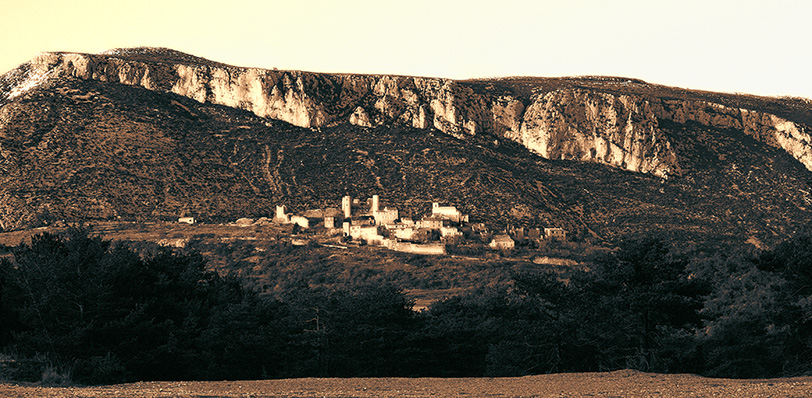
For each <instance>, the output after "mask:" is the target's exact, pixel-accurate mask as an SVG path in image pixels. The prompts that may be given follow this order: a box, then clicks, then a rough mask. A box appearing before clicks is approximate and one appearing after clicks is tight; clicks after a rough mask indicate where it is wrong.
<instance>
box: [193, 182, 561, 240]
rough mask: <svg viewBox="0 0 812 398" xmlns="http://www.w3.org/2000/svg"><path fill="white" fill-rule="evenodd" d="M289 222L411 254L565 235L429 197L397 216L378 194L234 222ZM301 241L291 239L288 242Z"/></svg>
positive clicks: (282, 209)
mask: <svg viewBox="0 0 812 398" xmlns="http://www.w3.org/2000/svg"><path fill="white" fill-rule="evenodd" d="M178 222H180V223H187V224H193V223H195V219H194V218H192V217H181V218H179V219H178ZM271 223H273V224H294V225H295V227H296V229H297V230H298V231H312V232H313V233H317V231H318V234H319V235H323V236H327V237H335V238H336V241H337V243H338V242H340V243H344V244H354V245H375V246H382V247H385V248H387V249H390V250H394V251H400V252H406V253H415V254H446V253H447V250H448V247H449V246H451V247H456V246H458V245H463V244H465V243H466V241H467V240H476V241H478V242H486V243H488V246H489V247H490V248H492V249H495V250H502V251H509V250H512V249H513V248H514V247H515V245H516V243H517V242H523V241H528V240H530V241H537V242H539V241H543V240H557V241H566V240H567V232H566V231H565V230H564V229H562V228H544V229H543V230H542V229H540V228H530V229H525V228H521V227H512V228H507V229H505V230H503V231H500V232H492V231H490V230H489V228H488V227H487V226H486V225H485V224H483V223H470V222H469V216H468V215H467V214H463V213H462V212H460V211H459V210H458V209H457V208H456V207H455V206H441V205H440V204H439V203H436V202H435V203H433V204H432V206H431V213H430V214H429V215H427V216H425V217H423V218H422V219H420V220H413V219H412V218H411V217H401V215H400V213H399V212H398V209H397V208H395V207H383V208H381V201H380V197H379V196H378V195H373V196H372V197H371V198H368V199H367V200H365V201H361V200H360V199H358V198H352V197H350V196H344V197H343V198H342V199H341V208H340V209H339V208H335V207H328V208H326V209H315V210H307V211H305V212H303V213H301V214H292V213H288V212H287V210H286V207H285V206H284V205H282V206H276V214H274V216H273V218H271V219H269V218H266V217H263V218H260V219H258V220H252V219H247V218H242V219H239V220H237V222H236V224H237V225H240V226H252V225H263V224H271ZM297 243H298V244H304V243H306V241H305V242H303V241H302V240H294V244H297Z"/></svg>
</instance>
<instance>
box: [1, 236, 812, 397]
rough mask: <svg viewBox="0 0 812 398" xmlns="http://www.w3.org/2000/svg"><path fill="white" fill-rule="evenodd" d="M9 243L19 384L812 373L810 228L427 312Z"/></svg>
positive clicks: (647, 253)
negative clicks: (758, 247)
mask: <svg viewBox="0 0 812 398" xmlns="http://www.w3.org/2000/svg"><path fill="white" fill-rule="evenodd" d="M9 249H10V252H11V257H8V256H6V257H4V258H3V260H2V263H0V352H2V353H3V355H2V356H0V359H2V362H0V376H2V377H3V378H5V379H15V380H28V381H38V380H43V381H48V382H67V381H70V380H73V381H76V382H80V383H94V384H95V383H112V382H120V381H132V380H167V379H172V380H188V379H254V378H277V377H303V376H339V377H350V376H512V375H525V374H537V373H547V372H570V371H601V370H612V369H620V368H633V369H639V370H644V371H655V372H690V373H699V374H703V375H709V376H722V377H779V376H790V375H798V374H808V373H809V372H810V370H812V369H810V365H809V361H808V358H809V356H810V350H812V328H811V326H812V323H810V321H809V319H810V316H809V314H810V313H812V305H810V302H812V301H810V297H812V288H810V286H812V272H810V270H812V263H811V262H812V237H810V235H801V236H799V237H797V238H795V239H792V240H789V241H786V242H784V243H782V244H780V245H778V246H776V247H775V248H774V249H772V250H768V251H763V252H754V251H743V250H736V251H732V252H730V251H729V252H716V253H712V254H706V253H702V252H698V251H684V250H677V249H674V248H673V247H671V246H670V245H669V244H666V243H665V241H664V240H662V239H658V238H651V237H646V238H640V239H628V240H625V241H621V242H618V250H616V251H613V252H608V253H600V254H596V255H595V256H594V258H593V259H592V260H591V261H590V263H589V267H587V268H583V269H573V270H571V272H569V273H567V275H566V277H564V276H563V275H562V274H561V273H558V272H552V271H543V270H518V271H516V272H514V274H513V278H512V282H511V283H509V284H507V285H499V286H490V287H489V286H485V287H482V288H481V289H478V290H475V291H469V292H466V293H464V294H460V295H457V296H453V297H449V298H447V299H445V300H442V301H440V302H437V303H435V304H434V305H433V306H432V307H431V308H430V309H429V310H427V311H424V312H420V313H417V312H413V311H412V310H411V306H412V303H411V301H410V300H409V299H407V298H406V296H405V295H404V293H403V291H402V290H401V288H400V287H399V286H397V285H395V284H393V283H390V282H389V281H381V280H379V279H376V278H374V277H372V278H369V279H364V278H363V277H360V278H358V279H357V280H354V281H352V282H348V283H347V284H345V285H341V284H317V283H310V282H309V281H308V280H307V278H299V279H298V280H299V283H298V285H297V283H296V282H295V280H296V279H297V278H292V280H291V281H289V283H287V284H285V285H284V289H280V290H278V291H276V292H275V293H274V294H259V293H258V292H256V291H254V290H253V289H249V288H246V287H245V286H244V285H243V284H242V283H241V281H239V280H237V279H235V278H232V277H223V276H219V274H217V273H214V272H211V271H206V264H205V261H204V260H203V257H201V256H200V255H198V254H195V253H194V252H186V253H181V252H172V251H169V250H168V249H161V250H158V251H157V252H155V253H154V254H152V255H150V256H147V257H143V256H139V255H138V254H136V252H135V251H133V250H132V249H130V248H129V247H127V246H125V245H123V244H112V243H110V242H108V241H105V240H103V239H101V238H96V237H90V236H88V234H87V231H86V230H82V229H75V228H74V229H70V230H69V231H68V232H67V233H65V234H63V235H53V234H42V235H38V236H36V237H35V238H34V239H32V241H31V244H20V245H18V246H15V247H11V248H9ZM302 250H307V248H304V249H302ZM415 266H416V267H418V266H419V265H415ZM280 278H282V277H281V276H280Z"/></svg>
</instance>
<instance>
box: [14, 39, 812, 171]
mask: <svg viewBox="0 0 812 398" xmlns="http://www.w3.org/2000/svg"><path fill="white" fill-rule="evenodd" d="M136 53H137V52H136ZM204 61H205V60H202V59H195V58H189V59H187V58H182V57H181V58H178V59H174V58H173V59H172V60H171V62H162V61H161V60H160V58H158V59H157V60H156V59H153V58H144V57H140V58H139V57H137V56H133V55H132V52H130V53H119V52H117V51H111V52H109V53H106V54H96V55H92V54H79V53H43V54H41V55H40V56H38V57H37V58H36V59H34V60H32V61H31V62H30V64H29V65H27V66H26V68H24V70H23V71H22V72H19V73H18V74H20V76H19V77H18V80H19V82H17V84H15V85H14V86H13V87H12V88H11V89H10V90H7V94H6V97H12V96H15V95H19V94H21V93H22V92H24V91H25V90H26V89H27V88H30V87H33V86H36V85H37V84H39V83H41V82H42V81H45V80H47V78H48V77H49V76H55V75H61V76H65V75H68V76H73V77H76V78H80V79H92V80H98V81H108V82H117V83H123V84H128V85H135V86H141V87H144V88H147V89H149V90H156V91H162V92H172V93H176V94H179V95H183V96H186V97H189V98H193V99H195V100H197V101H199V102H208V103H214V104H220V105H226V106H230V107H235V108H239V109H244V110H248V111H251V112H253V113H254V114H256V115H258V116H261V117H267V118H272V119H277V120H283V121H286V122H288V123H291V124H293V125H296V126H300V127H311V128H317V127H323V126H330V125H336V124H341V123H345V122H349V123H352V124H355V125H358V126H365V127H372V126H378V125H407V126H411V127H416V128H420V129H428V128H434V129H437V130H440V131H443V132H445V133H448V134H450V135H453V136H455V137H458V138H462V137H465V136H469V135H475V134H481V133H487V134H493V135H494V136H496V137H497V138H499V137H503V138H507V139H510V140H513V141H516V142H519V143H521V144H522V145H524V146H525V147H527V148H528V149H530V150H531V151H533V152H535V153H537V154H539V155H541V156H542V157H545V158H549V159H572V160H580V161H591V162H598V163H604V164H608V165H612V166H615V167H620V168H623V169H626V170H630V171H636V172H643V173H651V174H654V175H657V176H661V177H667V176H669V175H673V174H680V173H681V168H680V164H679V158H678V156H677V154H676V153H675V151H674V150H673V149H672V147H673V145H672V143H671V142H670V141H669V137H668V136H667V134H665V133H664V131H663V130H662V128H661V121H662V120H669V121H673V122H676V123H687V122H696V123H699V124H702V125H705V126H711V127H717V128H726V129H736V130H740V131H742V132H743V133H744V134H747V135H750V136H752V137H754V138H756V139H758V140H760V141H763V142H765V143H767V144H769V145H771V146H774V147H778V148H782V149H784V150H785V151H787V152H788V153H789V154H791V155H792V156H793V157H794V158H795V159H797V160H798V161H800V162H802V163H803V164H804V165H805V166H806V167H807V168H808V169H810V170H812V149H810V146H809V143H810V141H812V138H811V137H810V135H809V127H807V126H804V125H803V124H800V123H796V122H793V121H791V120H788V119H785V118H781V117H778V116H776V115H774V114H770V113H766V112H763V111H759V110H752V109H742V108H737V107H730V106H725V105H721V104H717V103H713V102H709V101H704V100H685V99H669V98H658V97H653V96H647V95H640V94H634V93H631V94H618V93H612V92H608V91H606V90H600V89H590V88H584V87H571V86H562V87H558V88H555V89H542V88H541V87H532V88H531V90H530V91H529V92H528V93H529V94H521V93H517V92H516V90H510V89H505V88H504V84H502V86H500V87H502V88H499V89H494V90H478V89H476V88H477V87H476V85H475V84H473V83H472V82H467V81H454V80H449V79H439V78H424V77H405V76H384V75H350V74H322V73H310V72H301V71H279V70H267V69H257V68H239V67H233V66H228V65H224V64H219V63H214V62H210V61H205V62H204ZM497 82H500V83H504V82H505V81H504V80H502V81H498V80H497ZM623 84H626V82H624V83H623Z"/></svg>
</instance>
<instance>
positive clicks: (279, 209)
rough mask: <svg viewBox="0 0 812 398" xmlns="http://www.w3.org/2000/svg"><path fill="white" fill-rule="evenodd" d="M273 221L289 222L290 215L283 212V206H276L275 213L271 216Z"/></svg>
mask: <svg viewBox="0 0 812 398" xmlns="http://www.w3.org/2000/svg"><path fill="white" fill-rule="evenodd" d="M273 222H275V223H279V224H290V217H289V216H288V215H287V214H285V206H284V205H282V206H276V213H275V214H274V216H273Z"/></svg>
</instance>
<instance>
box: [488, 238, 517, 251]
mask: <svg viewBox="0 0 812 398" xmlns="http://www.w3.org/2000/svg"><path fill="white" fill-rule="evenodd" d="M489 246H490V247H492V248H494V249H497V250H513V248H514V247H515V246H516V243H515V242H514V241H513V239H510V236H507V235H496V236H494V237H493V240H492V241H491V243H490V245H489Z"/></svg>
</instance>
